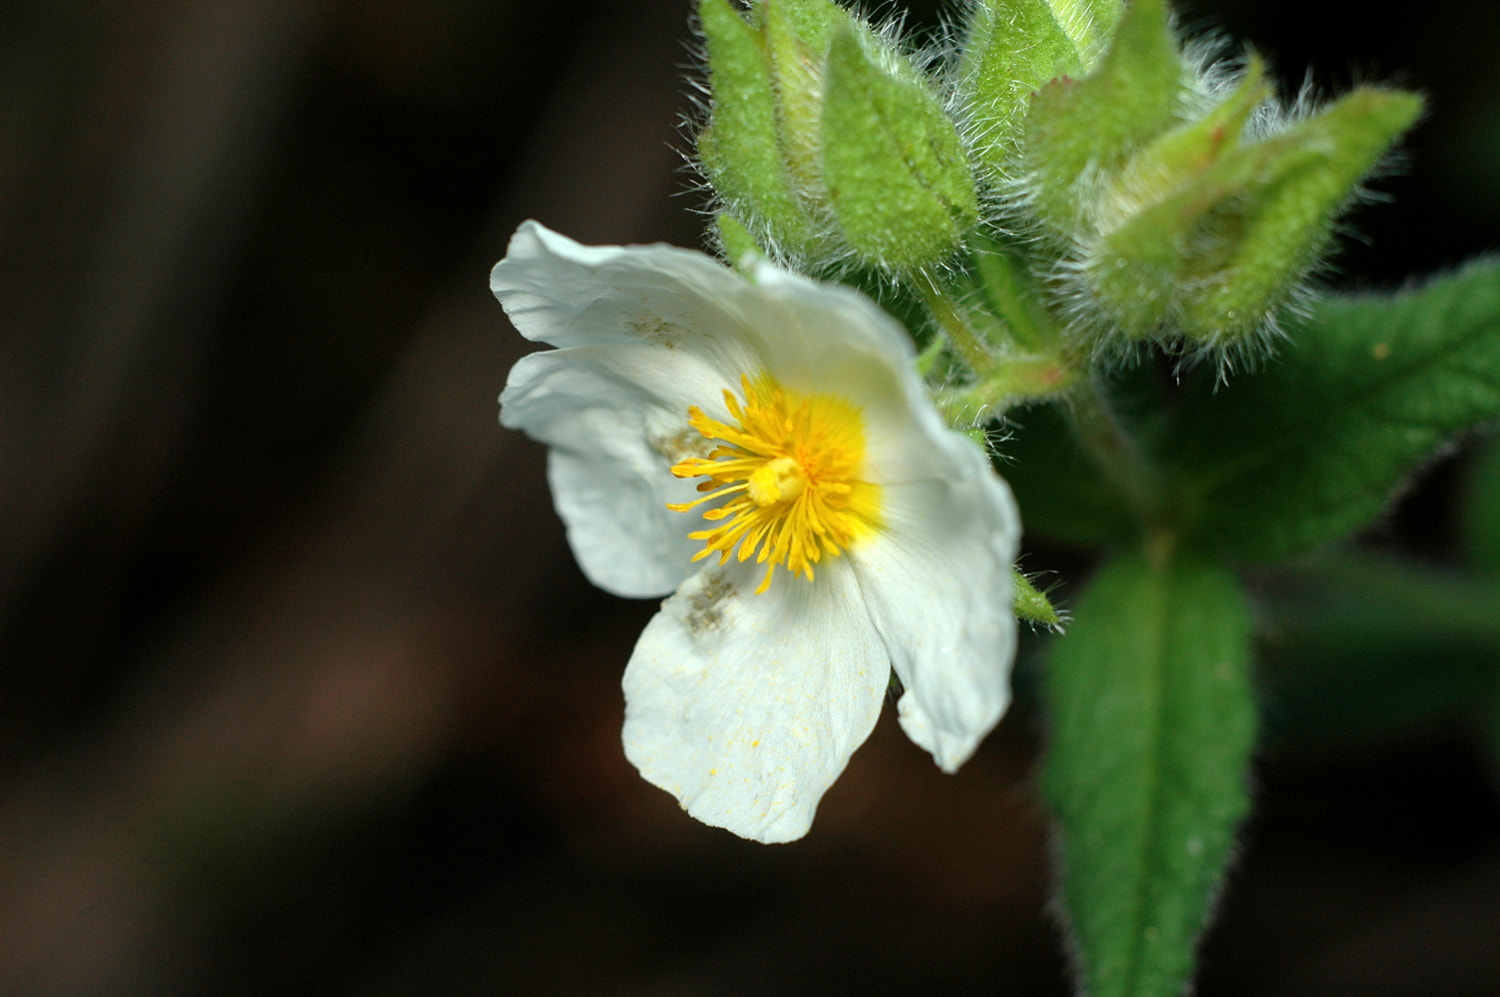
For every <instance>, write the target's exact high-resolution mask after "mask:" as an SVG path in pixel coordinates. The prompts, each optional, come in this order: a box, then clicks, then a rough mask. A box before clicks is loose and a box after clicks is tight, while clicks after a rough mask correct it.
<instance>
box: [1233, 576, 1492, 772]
mask: <svg viewBox="0 0 1500 997" xmlns="http://www.w3.org/2000/svg"><path fill="white" fill-rule="evenodd" d="M1257 595H1258V601H1259V603H1260V605H1261V608H1262V612H1261V614H1260V615H1261V616H1262V617H1263V619H1264V626H1263V627H1262V630H1263V633H1262V636H1261V639H1260V642H1259V655H1258V658H1259V664H1260V669H1259V671H1260V674H1261V677H1262V680H1263V687H1264V689H1265V692H1266V710H1265V716H1266V721H1265V722H1266V735H1267V739H1268V740H1275V741H1279V742H1282V743H1286V744H1298V745H1307V744H1310V745H1320V744H1336V743H1340V742H1349V741H1355V740H1360V739H1364V738H1368V737H1379V736H1383V735H1388V734H1390V733H1392V732H1398V731H1401V730H1405V729H1409V728H1412V727H1415V726H1419V725H1422V724H1429V723H1434V722H1439V721H1443V720H1448V721H1450V722H1451V721H1454V720H1461V721H1468V720H1470V719H1472V718H1473V717H1474V715H1475V711H1476V710H1478V711H1481V712H1482V711H1483V710H1484V708H1485V704H1486V703H1488V702H1491V701H1493V697H1494V696H1495V695H1496V694H1497V693H1500V579H1496V578H1487V577H1476V576H1474V575H1464V574H1460V573H1456V572H1451V571H1449V572H1443V571H1438V570H1435V569H1431V568H1422V567H1418V566H1416V565H1412V564H1404V563H1401V562H1398V561H1396V560H1394V559H1393V558H1389V557H1380V556H1375V555H1371V554H1361V553H1357V552H1351V551H1340V552H1337V553H1335V554H1332V555H1330V556H1328V557H1325V558H1320V559H1319V560H1318V561H1317V563H1315V564H1312V565H1309V566H1304V567H1300V568H1297V569H1295V570H1290V571H1278V572H1276V573H1274V574H1271V575H1269V576H1267V577H1266V578H1265V579H1263V580H1262V582H1261V584H1260V585H1259V587H1258V590H1257Z"/></svg>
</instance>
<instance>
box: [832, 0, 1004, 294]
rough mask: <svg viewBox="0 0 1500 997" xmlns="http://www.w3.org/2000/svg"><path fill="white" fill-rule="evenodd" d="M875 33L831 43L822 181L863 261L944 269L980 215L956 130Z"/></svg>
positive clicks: (845, 33) (849, 31) (849, 34)
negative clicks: (948, 259) (943, 262)
mask: <svg viewBox="0 0 1500 997" xmlns="http://www.w3.org/2000/svg"><path fill="white" fill-rule="evenodd" d="M879 45H880V43H879V42H878V41H877V40H876V39H875V38H874V37H873V36H872V35H870V34H869V33H868V32H862V31H859V30H858V29H856V28H854V27H852V26H850V27H845V28H843V29H842V30H840V31H839V32H838V33H837V34H836V35H834V38H833V44H832V45H831V46H830V49H829V55H828V80H827V92H826V94H825V97H824V101H825V102H824V105H823V175H824V180H825V182H826V183H827V189H828V195H829V201H830V203H831V205H832V207H833V214H834V218H835V219H836V221H837V222H838V227H839V230H840V232H841V233H842V234H843V236H844V238H845V239H846V240H847V241H848V244H849V246H850V248H852V249H853V250H854V252H855V254H856V255H857V256H858V257H859V258H860V259H861V260H862V261H864V262H867V263H872V264H876V265H881V266H886V267H890V268H892V269H896V270H911V269H917V268H920V267H923V266H927V265H930V264H936V263H941V262H942V261H943V260H944V259H945V258H947V257H948V256H950V255H951V254H952V253H953V251H954V250H955V249H957V248H958V246H959V244H960V242H961V240H962V238H963V234H964V231H965V230H966V229H968V228H969V227H970V226H972V225H973V224H974V223H975V221H977V219H978V217H979V202H978V197H977V195H976V193H975V191H974V178H973V174H972V173H971V171H970V169H969V164H968V160H967V159H966V158H965V156H964V150H963V146H962V145H961V144H960V142H959V138H958V130H957V129H956V128H955V127H954V124H953V121H952V120H951V119H950V118H949V117H948V116H947V115H946V114H945V113H944V112H943V108H942V106H941V105H940V104H939V103H938V101H937V98H936V97H935V96H934V95H933V94H932V92H931V91H930V90H929V89H928V88H927V86H926V84H925V82H924V81H923V80H922V79H921V77H920V76H919V75H918V74H917V73H916V71H915V70H914V69H912V68H911V67H910V65H909V64H907V63H906V62H905V61H904V60H900V59H898V58H896V57H895V56H894V53H891V52H888V51H884V50H882V49H881V48H880V47H879Z"/></svg>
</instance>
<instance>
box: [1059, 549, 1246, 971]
mask: <svg viewBox="0 0 1500 997" xmlns="http://www.w3.org/2000/svg"><path fill="white" fill-rule="evenodd" d="M1248 642H1249V620H1248V616H1247V613H1246V611H1245V608H1244V605H1243V603H1242V601H1241V598H1240V593H1239V589H1238V586H1237V585H1236V583H1235V580H1234V579H1233V577H1231V576H1230V575H1229V574H1228V572H1226V571H1225V570H1224V569H1222V568H1220V567H1217V566H1215V565H1212V564H1209V563H1207V562H1203V561H1199V560H1195V559H1193V558H1192V557H1191V556H1183V557H1181V558H1179V559H1171V558H1170V556H1169V555H1164V556H1163V557H1161V558H1160V559H1159V560H1158V562H1157V563H1153V561H1152V560H1151V559H1148V558H1147V557H1145V556H1142V555H1139V554H1134V553H1131V554H1126V555H1123V556H1120V557H1119V558H1117V559H1116V560H1114V561H1113V562H1111V563H1109V564H1107V565H1106V566H1105V567H1104V569H1103V570H1102V571H1101V572H1100V573H1099V575H1098V576H1097V577H1096V578H1095V579H1094V581H1093V583H1092V585H1091V586H1090V587H1089V589H1088V590H1087V591H1086V592H1085V593H1084V595H1083V597H1082V598H1081V599H1080V600H1079V602H1078V604H1077V606H1076V609H1075V623H1074V624H1073V628H1072V630H1071V631H1069V633H1068V634H1067V636H1065V637H1063V638H1061V639H1060V640H1059V641H1058V642H1057V643H1056V644H1055V645H1054V647H1055V653H1054V655H1053V658H1052V662H1051V668H1050V671H1049V674H1048V679H1047V699H1048V704H1049V707H1050V714H1051V716H1052V722H1053V732H1052V745H1051V749H1050V751H1049V752H1048V756H1047V761H1046V770H1045V784H1046V790H1047V796H1048V799H1049V800H1050V801H1051V803H1052V806H1053V808H1054V810H1055V812H1056V814H1057V817H1058V821H1059V824H1060V827H1061V833H1062V845H1063V847H1062V856H1063V880H1062V893H1063V898H1064V900H1065V904H1066V911H1067V915H1068V921H1069V926H1070V928H1071V931H1072V934H1073V940H1074V942H1075V950H1076V957H1077V963H1078V966H1077V968H1078V972H1079V975H1080V980H1079V984H1080V989H1081V990H1083V991H1086V992H1087V993H1088V994H1090V995H1091V997H1176V995H1178V994H1180V993H1181V992H1182V991H1183V989H1184V987H1185V986H1186V985H1187V983H1188V981H1189V980H1190V978H1191V976H1192V972H1193V958H1194V956H1193V953H1194V948H1195V945H1196V943H1197V939H1198V935H1199V934H1200V932H1201V931H1202V930H1203V927H1204V925H1205V923H1206V922H1207V919H1208V916H1209V914H1210V909H1211V906H1212V900H1213V897H1214V895H1215V893H1216V891H1217V889H1218V886H1219V883H1220V881H1221V879H1222V877H1223V873H1224V869H1225V867H1226V865H1227V863H1228V860H1229V856H1230V854H1231V852H1232V850H1233V845H1234V838H1235V829H1236V827H1237V825H1238V824H1239V821H1240V819H1241V818H1242V817H1243V816H1244V815H1245V813H1246V810H1247V809H1248V806H1249V801H1248V797H1247V795H1246V792H1245V768H1246V764H1247V762H1248V760H1249V756H1250V751H1251V747H1252V744H1253V742H1254V738H1255V711H1254V705H1253V702H1252V698H1251V691H1250V683H1249V678H1248V676H1247V674H1246V672H1247V664H1248V662H1247V658H1248Z"/></svg>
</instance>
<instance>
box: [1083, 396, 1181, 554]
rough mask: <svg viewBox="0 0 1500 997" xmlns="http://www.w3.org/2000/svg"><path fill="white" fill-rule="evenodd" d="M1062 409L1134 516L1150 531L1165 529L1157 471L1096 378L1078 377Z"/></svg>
mask: <svg viewBox="0 0 1500 997" xmlns="http://www.w3.org/2000/svg"><path fill="white" fill-rule="evenodd" d="M1063 410H1064V411H1065V412H1066V413H1067V415H1068V419H1069V421H1070V422H1071V423H1072V425H1073V433H1074V435H1075V436H1076V437H1077V438H1078V441H1079V442H1080V443H1081V444H1082V445H1083V448H1084V450H1085V451H1087V453H1088V454H1089V456H1090V457H1092V458H1093V460H1094V463H1095V464H1096V465H1098V467H1099V469H1100V470H1101V471H1103V472H1104V475H1105V477H1107V478H1108V479H1109V480H1110V481H1111V482H1112V483H1113V484H1114V485H1115V487H1116V488H1118V489H1119V490H1120V492H1121V494H1123V495H1124V496H1125V498H1126V500H1127V501H1129V502H1130V504H1131V506H1132V507H1133V508H1134V509H1135V512H1136V517H1137V519H1138V520H1139V521H1140V522H1141V523H1143V524H1144V525H1145V526H1146V527H1147V528H1148V530H1149V531H1151V532H1157V531H1158V530H1160V529H1161V528H1164V527H1165V526H1166V524H1165V522H1164V520H1165V516H1164V515H1163V508H1162V506H1163V501H1162V498H1163V487H1162V482H1161V478H1160V474H1159V473H1158V472H1157V470H1156V468H1155V467H1154V466H1152V464H1151V462H1150V461H1149V460H1148V459H1147V458H1146V455H1145V453H1144V452H1143V451H1142V450H1141V447H1140V444H1139V443H1137V442H1136V441H1135V440H1134V439H1133V438H1131V436H1130V435H1129V434H1128V433H1126V432H1125V429H1124V427H1123V426H1122V425H1121V424H1120V420H1119V417H1118V416H1116V415H1115V413H1114V410H1113V408H1112V407H1111V406H1110V404H1109V399H1108V397H1107V395H1106V394H1105V391H1104V387H1103V385H1102V384H1100V383H1099V378H1098V377H1097V376H1096V377H1093V378H1090V379H1087V380H1084V379H1082V378H1080V379H1079V381H1078V382H1077V386H1076V390H1074V391H1070V392H1069V393H1068V394H1067V395H1066V396H1064V405H1063Z"/></svg>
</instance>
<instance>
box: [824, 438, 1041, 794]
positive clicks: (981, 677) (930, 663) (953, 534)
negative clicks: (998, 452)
mask: <svg viewBox="0 0 1500 997" xmlns="http://www.w3.org/2000/svg"><path fill="white" fill-rule="evenodd" d="M933 442H934V444H935V446H934V450H935V451H936V452H937V453H938V454H940V455H941V456H943V457H944V458H946V460H947V461H948V462H949V473H948V474H947V476H945V477H943V478H940V479H936V480H928V481H917V482H911V483H907V484H887V485H884V486H883V488H882V500H883V504H882V515H883V516H884V529H883V530H882V531H881V532H880V533H879V534H877V535H876V536H875V537H873V538H871V539H869V540H868V541H865V542H862V543H859V544H856V545H855V546H854V547H852V548H851V549H850V551H849V558H850V560H851V562H853V564H854V565H855V568H856V571H857V573H858V577H859V582H860V587H861V591H862V592H863V594H864V598H865V600H866V604H867V606H868V608H869V611H870V617H871V619H872V621H873V622H874V624H875V628H876V629H877V630H878V631H879V633H880V635H881V637H882V638H883V639H884V641H885V644H886V647H888V648H889V649H890V653H891V664H892V666H893V667H894V668H895V670H896V674H897V675H898V676H899V677H900V679H901V682H902V684H903V685H904V686H905V688H906V692H905V693H904V694H903V695H902V697H901V700H900V702H899V703H898V704H897V712H898V714H899V716H900V720H901V726H902V728H903V729H904V730H905V731H906V733H907V736H908V737H910V738H911V739H912V740H913V741H915V742H916V743H917V744H919V745H921V746H922V747H923V748H926V749H927V750H928V751H930V752H931V753H932V756H933V758H934V760H935V761H936V762H937V764H938V765H939V766H940V767H941V768H942V769H943V770H944V771H946V772H952V771H955V770H956V769H957V768H958V767H959V766H960V765H962V764H963V763H964V762H965V761H966V760H968V758H969V756H970V755H971V754H973V752H974V749H975V748H976V747H977V746H978V745H979V742H980V741H981V740H982V739H983V738H984V736H985V735H986V734H987V733H989V731H990V730H991V729H992V728H993V727H994V726H995V724H996V723H998V722H999V720H1000V717H1001V716H1002V715H1003V714H1004V712H1005V709H1006V707H1007V706H1008V705H1009V703H1010V666H1011V660H1012V658H1013V657H1014V655H1015V642H1016V621H1015V616H1014V615H1013V613H1012V609H1011V599H1012V582H1011V574H1010V572H1011V564H1012V563H1013V562H1014V560H1015V555H1016V546H1017V543H1018V540H1019V534H1020V520H1019V516H1018V514H1017V512H1016V506H1015V500H1014V499H1013V498H1012V497H1011V495H1010V489H1009V488H1007V487H1006V486H1005V483H1004V482H1002V481H1001V480H1000V479H999V478H998V477H996V475H995V474H994V472H993V471H992V470H991V469H990V467H989V461H988V460H987V459H986V458H985V457H984V455H983V454H982V453H980V452H979V450H978V448H977V447H975V446H974V445H973V444H972V443H970V442H969V441H968V440H967V439H965V438H963V437H961V436H959V435H958V434H956V433H951V432H946V434H945V436H943V437H938V438H936V439H935V440H934V441H933Z"/></svg>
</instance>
